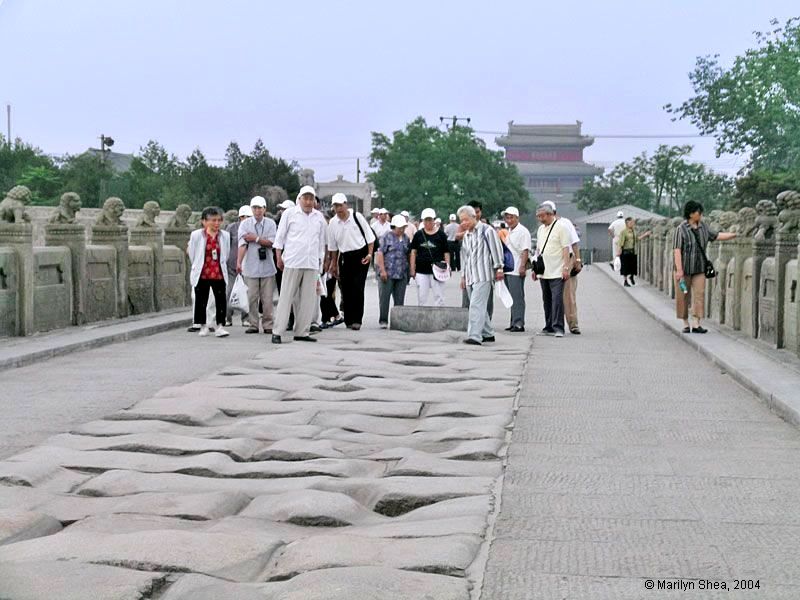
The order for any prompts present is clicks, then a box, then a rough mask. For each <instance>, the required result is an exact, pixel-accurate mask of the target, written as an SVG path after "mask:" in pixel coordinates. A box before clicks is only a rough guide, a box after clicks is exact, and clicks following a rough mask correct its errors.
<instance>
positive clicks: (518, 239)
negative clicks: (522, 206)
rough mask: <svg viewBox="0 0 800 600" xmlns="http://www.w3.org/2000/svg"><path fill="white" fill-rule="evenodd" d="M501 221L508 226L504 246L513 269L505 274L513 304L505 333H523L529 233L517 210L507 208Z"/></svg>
mask: <svg viewBox="0 0 800 600" xmlns="http://www.w3.org/2000/svg"><path fill="white" fill-rule="evenodd" d="M503 220H504V221H505V222H506V225H507V226H508V237H507V238H506V246H507V247H508V249H509V250H511V254H512V256H513V257H514V269H513V270H512V271H511V272H509V273H506V275H505V277H506V287H507V288H508V291H509V293H510V294H511V298H512V299H513V300H514V304H512V305H511V323H510V325H509V326H508V327H506V331H511V332H512V333H521V332H523V331H525V272H526V271H527V269H528V254H529V253H530V250H531V233H530V231H528V228H527V227H525V226H524V225H523V224H521V223H520V222H519V210H518V209H517V208H516V207H514V206H509V207H508V208H507V209H505V210H504V211H503Z"/></svg>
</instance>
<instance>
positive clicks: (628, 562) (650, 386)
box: [482, 268, 800, 600]
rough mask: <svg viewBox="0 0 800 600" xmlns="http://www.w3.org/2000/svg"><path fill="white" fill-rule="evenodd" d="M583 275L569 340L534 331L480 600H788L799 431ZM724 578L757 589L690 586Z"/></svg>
mask: <svg viewBox="0 0 800 600" xmlns="http://www.w3.org/2000/svg"><path fill="white" fill-rule="evenodd" d="M581 277H582V281H581V288H580V289H579V293H578V299H579V306H580V311H581V318H582V329H583V335H582V336H581V337H580V338H570V337H566V338H564V339H561V340H558V339H554V338H537V340H536V345H535V348H534V353H533V355H532V358H531V360H530V362H529V366H528V369H527V370H526V374H525V376H524V379H523V383H522V393H521V397H520V408H519V412H518V414H517V417H516V421H515V425H514V430H513V434H512V441H511V445H510V447H509V459H508V466H507V470H506V473H505V476H504V484H503V490H502V497H501V508H500V513H499V516H498V518H497V521H496V525H495V529H494V539H493V541H492V543H491V547H490V552H489V560H488V565H487V571H486V574H485V578H484V585H483V593H482V598H483V599H485V600H495V599H502V600H519V599H530V600H534V599H535V600H555V599H559V600H561V599H570V600H572V599H587V600H647V599H649V598H654V599H656V598H703V599H707V598H734V599H754V598H769V599H771V600H777V599H786V600H789V599H793V600H794V599H796V598H800V567H798V562H797V556H798V554H799V553H800V503H798V501H797V499H798V497H800V468H799V467H800V431H798V430H797V429H796V428H795V427H794V426H792V425H790V424H788V423H786V422H785V421H783V420H781V419H780V418H779V417H778V416H777V415H775V414H773V413H772V412H770V410H769V409H768V408H767V407H766V406H765V405H764V404H763V403H762V402H761V401H760V400H759V399H758V398H757V397H755V396H754V395H753V394H752V393H751V392H750V391H748V390H746V389H744V388H743V387H742V386H740V385H739V384H738V383H736V382H735V381H734V380H733V379H732V378H731V376H730V375H727V374H724V373H723V372H721V370H720V368H719V367H717V366H715V365H713V364H712V363H711V362H709V361H707V360H705V359H703V358H702V357H700V356H698V354H697V352H696V351H695V350H694V349H693V348H692V347H690V346H688V345H687V344H686V343H685V342H683V341H682V340H681V339H679V338H678V337H676V336H675V335H672V334H670V333H668V332H667V331H665V329H664V327H663V326H662V325H661V324H659V323H657V322H656V321H654V320H653V319H652V318H651V317H650V316H649V315H648V314H647V313H646V312H645V311H643V310H641V309H640V307H639V306H637V304H636V303H635V302H634V301H633V300H632V299H631V297H630V296H629V295H628V294H626V293H625V292H624V290H623V288H622V287H620V286H617V285H616V284H615V283H614V282H612V281H611V280H610V279H608V278H607V277H606V276H605V275H603V274H602V273H600V272H598V271H597V269H596V268H592V269H590V270H589V271H588V272H587V273H586V274H584V275H581ZM643 291H644V290H640V289H637V290H636V293H642V292H643ZM709 338H710V339H713V336H709ZM676 578H682V579H684V580H685V583H686V585H688V586H694V588H693V589H691V588H690V589H686V591H683V592H681V591H660V592H659V591H658V590H656V591H649V590H648V589H647V588H646V582H647V580H648V579H650V580H659V579H662V580H668V581H669V582H673V583H674V582H675V579H676ZM735 579H750V580H754V581H755V580H757V581H758V585H759V589H755V590H749V591H708V590H701V589H700V585H701V581H702V580H712V581H719V582H725V583H726V585H727V586H728V588H729V589H730V588H732V587H733V586H734V585H735V583H734V580H735ZM656 585H657V584H656Z"/></svg>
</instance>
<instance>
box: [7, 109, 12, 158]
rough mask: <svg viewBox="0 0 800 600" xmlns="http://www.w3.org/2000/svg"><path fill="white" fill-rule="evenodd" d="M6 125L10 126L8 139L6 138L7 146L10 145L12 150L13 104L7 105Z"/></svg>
mask: <svg viewBox="0 0 800 600" xmlns="http://www.w3.org/2000/svg"><path fill="white" fill-rule="evenodd" d="M6 123H7V125H8V137H7V138H6V144H8V147H9V148H11V104H6Z"/></svg>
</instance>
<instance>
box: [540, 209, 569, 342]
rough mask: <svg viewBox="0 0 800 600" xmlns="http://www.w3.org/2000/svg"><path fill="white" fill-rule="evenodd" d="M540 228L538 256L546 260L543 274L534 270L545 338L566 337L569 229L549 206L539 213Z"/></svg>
mask: <svg viewBox="0 0 800 600" xmlns="http://www.w3.org/2000/svg"><path fill="white" fill-rule="evenodd" d="M536 218H537V219H539V222H540V223H541V225H540V226H539V230H538V231H537V233H536V254H537V256H541V257H542V259H543V261H544V273H541V274H538V275H537V273H536V272H535V271H534V273H533V279H534V281H535V280H536V279H538V280H539V282H540V284H541V286H542V304H543V305H544V319H545V325H544V329H542V334H543V335H554V336H555V337H564V282H565V281H566V280H567V279H569V272H570V258H569V253H570V239H569V232H568V231H567V228H566V227H564V225H563V224H562V223H560V222H559V219H556V215H555V211H554V210H553V207H552V206H550V205H549V204H542V205H540V206H539V208H538V209H537V210H536Z"/></svg>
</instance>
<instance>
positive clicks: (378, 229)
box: [372, 221, 392, 240]
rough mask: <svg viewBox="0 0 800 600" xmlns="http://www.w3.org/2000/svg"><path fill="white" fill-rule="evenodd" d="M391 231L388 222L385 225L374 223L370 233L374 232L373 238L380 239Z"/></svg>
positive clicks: (378, 222)
mask: <svg viewBox="0 0 800 600" xmlns="http://www.w3.org/2000/svg"><path fill="white" fill-rule="evenodd" d="M391 230H392V226H391V225H390V224H389V221H386V222H385V223H381V222H380V221H375V222H374V223H373V224H372V231H374V232H375V238H376V239H378V240H379V239H381V238H382V237H383V236H384V235H386V234H387V233H389V232H390V231H391Z"/></svg>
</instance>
